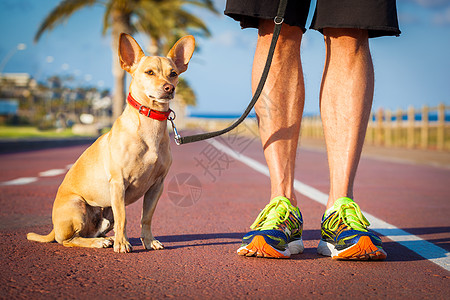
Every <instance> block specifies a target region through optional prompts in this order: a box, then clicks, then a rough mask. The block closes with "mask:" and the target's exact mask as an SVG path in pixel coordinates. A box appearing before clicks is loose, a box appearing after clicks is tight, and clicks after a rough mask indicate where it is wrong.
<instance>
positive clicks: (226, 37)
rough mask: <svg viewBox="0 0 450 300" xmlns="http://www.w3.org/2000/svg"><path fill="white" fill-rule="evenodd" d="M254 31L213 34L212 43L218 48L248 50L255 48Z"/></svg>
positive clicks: (231, 31) (226, 31)
mask: <svg viewBox="0 0 450 300" xmlns="http://www.w3.org/2000/svg"><path fill="white" fill-rule="evenodd" d="M256 36H257V35H256V31H245V30H244V31H243V30H240V29H236V30H225V31H222V32H221V33H216V34H214V36H213V38H212V42H213V43H214V44H216V45H218V46H220V47H225V48H241V49H248V48H254V47H255V46H256Z"/></svg>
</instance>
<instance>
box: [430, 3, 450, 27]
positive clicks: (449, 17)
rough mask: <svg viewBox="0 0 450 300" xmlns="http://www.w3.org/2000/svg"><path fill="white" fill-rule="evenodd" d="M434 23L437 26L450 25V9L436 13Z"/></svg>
mask: <svg viewBox="0 0 450 300" xmlns="http://www.w3.org/2000/svg"><path fill="white" fill-rule="evenodd" d="M433 23H434V24H436V25H441V26H445V25H450V7H447V9H445V10H444V11H442V12H439V13H436V14H435V15H434V17H433Z"/></svg>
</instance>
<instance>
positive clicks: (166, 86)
mask: <svg viewBox="0 0 450 300" xmlns="http://www.w3.org/2000/svg"><path fill="white" fill-rule="evenodd" d="M163 88H164V91H165V92H166V93H169V94H172V93H173V92H174V91H175V87H174V86H173V84H170V83H166V84H164V86H163Z"/></svg>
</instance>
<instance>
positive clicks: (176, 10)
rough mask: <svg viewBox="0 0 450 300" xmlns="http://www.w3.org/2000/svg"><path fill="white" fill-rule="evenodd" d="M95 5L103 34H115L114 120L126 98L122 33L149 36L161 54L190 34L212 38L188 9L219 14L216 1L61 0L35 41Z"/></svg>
mask: <svg viewBox="0 0 450 300" xmlns="http://www.w3.org/2000/svg"><path fill="white" fill-rule="evenodd" d="M93 5H102V6H104V7H105V13H104V15H103V34H106V33H107V32H108V30H109V29H111V34H112V43H111V47H112V51H113V65H112V73H113V76H114V93H113V118H114V119H116V118H117V117H118V116H119V115H120V114H121V113H122V110H123V105H124V99H125V71H123V70H122V68H121V67H120V64H119V60H118V59H117V49H118V47H119V36H120V33H121V32H125V33H129V34H133V33H135V32H142V33H145V34H147V35H148V36H149V37H150V41H151V43H152V44H153V45H155V46H156V47H154V48H155V49H157V50H156V51H155V52H156V53H158V54H159V53H161V51H163V50H165V49H167V47H168V45H169V44H171V45H173V41H174V40H175V39H176V38H178V37H180V36H182V35H185V34H186V33H188V32H195V33H196V34H197V35H203V36H209V35H210V33H209V31H208V29H207V27H206V25H205V24H204V23H203V21H202V20H200V19H199V18H197V17H195V16H194V15H193V14H191V13H189V11H187V10H186V7H188V6H198V7H201V8H204V9H207V10H209V11H211V12H214V13H217V11H216V9H215V8H214V5H213V0H62V1H61V2H60V3H59V5H58V6H56V7H55V8H54V9H53V10H52V11H51V12H50V13H49V15H48V16H47V17H46V18H45V19H44V21H43V22H42V23H41V25H40V26H39V29H38V31H37V33H36V35H35V38H34V40H35V41H36V42H37V41H38V40H39V38H40V37H41V36H42V34H43V33H44V32H45V31H50V30H51V29H53V28H54V27H55V26H57V25H58V24H60V23H62V22H63V21H64V20H66V19H67V18H69V17H70V16H71V15H72V14H74V13H75V12H77V11H78V10H80V9H82V8H85V7H89V6H93ZM156 53H152V54H156Z"/></svg>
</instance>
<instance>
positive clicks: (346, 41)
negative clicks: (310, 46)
mask: <svg viewBox="0 0 450 300" xmlns="http://www.w3.org/2000/svg"><path fill="white" fill-rule="evenodd" d="M323 35H324V38H325V44H326V46H327V48H333V49H335V50H344V51H345V50H347V51H351V52H353V51H359V50H361V49H367V50H368V45H369V34H368V31H367V30H366V29H357V28H324V29H323Z"/></svg>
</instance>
